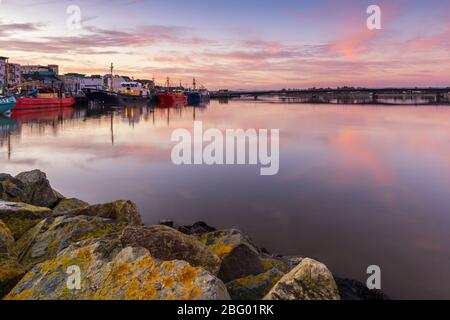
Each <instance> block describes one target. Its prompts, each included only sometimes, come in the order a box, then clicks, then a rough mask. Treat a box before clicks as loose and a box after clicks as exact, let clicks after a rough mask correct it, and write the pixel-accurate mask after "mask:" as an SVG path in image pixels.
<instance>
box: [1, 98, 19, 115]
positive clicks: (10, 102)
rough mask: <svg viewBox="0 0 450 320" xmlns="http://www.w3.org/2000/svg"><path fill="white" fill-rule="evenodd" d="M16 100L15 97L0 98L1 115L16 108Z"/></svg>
mask: <svg viewBox="0 0 450 320" xmlns="http://www.w3.org/2000/svg"><path fill="white" fill-rule="evenodd" d="M16 103H17V101H16V98H15V97H14V96H10V97H5V96H0V114H1V113H9V112H11V110H12V109H13V108H14V107H15V106H16Z"/></svg>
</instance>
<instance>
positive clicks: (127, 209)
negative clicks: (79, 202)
mask: <svg viewBox="0 0 450 320" xmlns="http://www.w3.org/2000/svg"><path fill="white" fill-rule="evenodd" d="M67 214H68V215H73V216H92V217H100V218H107V219H114V220H116V221H117V222H123V223H126V224H128V225H132V226H140V225H142V220H141V215H140V214H139V210H138V209H137V206H136V205H135V204H134V203H133V202H131V201H129V200H119V201H114V202H110V203H105V204H96V205H93V206H88V207H84V208H78V209H74V210H70V211H69V212H67Z"/></svg>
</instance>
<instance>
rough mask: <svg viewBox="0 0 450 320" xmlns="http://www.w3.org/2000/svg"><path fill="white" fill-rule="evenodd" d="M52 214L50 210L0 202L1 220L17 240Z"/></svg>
mask: <svg viewBox="0 0 450 320" xmlns="http://www.w3.org/2000/svg"><path fill="white" fill-rule="evenodd" d="M51 213H52V211H51V210H50V209H49V208H41V207H35V206H32V205H29V204H25V203H16V202H5V201H0V219H1V220H3V222H4V223H5V224H6V225H7V226H8V228H9V230H11V232H12V235H13V237H14V239H16V240H17V239H19V238H20V237H21V236H22V235H23V234H24V233H25V232H27V231H28V230H29V229H31V228H32V227H34V226H35V225H36V224H38V223H39V222H40V221H41V220H43V219H45V218H47V217H49V216H50V215H51Z"/></svg>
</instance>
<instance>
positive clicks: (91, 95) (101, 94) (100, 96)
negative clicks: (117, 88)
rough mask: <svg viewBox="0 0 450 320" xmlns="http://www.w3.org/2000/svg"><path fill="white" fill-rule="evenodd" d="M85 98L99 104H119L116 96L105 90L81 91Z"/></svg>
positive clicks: (86, 89)
mask: <svg viewBox="0 0 450 320" xmlns="http://www.w3.org/2000/svg"><path fill="white" fill-rule="evenodd" d="M83 92H84V94H85V95H86V98H87V99H88V100H89V101H96V102H98V103H101V104H108V105H116V104H118V103H119V100H118V97H117V94H116V93H114V92H110V91H106V90H97V89H88V88H85V89H83Z"/></svg>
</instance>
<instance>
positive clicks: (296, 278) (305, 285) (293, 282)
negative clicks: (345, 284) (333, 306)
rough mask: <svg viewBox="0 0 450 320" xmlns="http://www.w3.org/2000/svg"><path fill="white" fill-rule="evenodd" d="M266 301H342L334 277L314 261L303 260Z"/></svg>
mask: <svg viewBox="0 0 450 320" xmlns="http://www.w3.org/2000/svg"><path fill="white" fill-rule="evenodd" d="M264 299H265V300H340V296H339V291H338V288H337V285H336V282H335V280H334V278H333V275H332V274H331V272H330V271H329V270H328V268H327V267H326V266H325V265H323V264H322V263H320V262H317V261H315V260H312V259H303V260H302V262H301V263H300V264H299V265H298V266H297V267H296V268H294V269H293V270H292V271H291V272H289V273H288V274H287V275H285V276H284V277H283V278H281V280H280V281H278V283H277V284H276V285H275V286H274V287H273V288H272V290H270V292H269V293H268V294H267V295H266V296H265V297H264Z"/></svg>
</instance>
